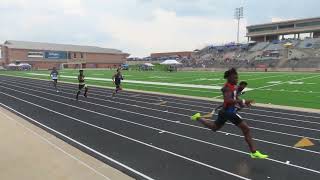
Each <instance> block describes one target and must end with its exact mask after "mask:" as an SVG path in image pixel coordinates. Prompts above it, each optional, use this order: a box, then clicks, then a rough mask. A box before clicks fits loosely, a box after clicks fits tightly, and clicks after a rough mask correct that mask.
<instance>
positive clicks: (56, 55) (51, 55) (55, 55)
mask: <svg viewBox="0 0 320 180" xmlns="http://www.w3.org/2000/svg"><path fill="white" fill-rule="evenodd" d="M44 58H46V59H67V53H66V52H62V51H47V52H45V53H44Z"/></svg>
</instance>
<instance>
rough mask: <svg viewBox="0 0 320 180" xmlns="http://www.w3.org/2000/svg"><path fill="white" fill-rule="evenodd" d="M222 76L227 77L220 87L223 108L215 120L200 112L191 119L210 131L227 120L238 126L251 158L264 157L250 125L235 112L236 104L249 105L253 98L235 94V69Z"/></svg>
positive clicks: (236, 75) (236, 76)
mask: <svg viewBox="0 0 320 180" xmlns="http://www.w3.org/2000/svg"><path fill="white" fill-rule="evenodd" d="M224 78H225V79H227V83H226V84H225V85H224V87H223V88H222V93H223V97H224V102H223V108H222V109H221V110H220V111H219V113H218V118H217V120H216V121H215V122H211V121H210V120H208V119H205V118H202V117H201V114H200V113H197V114H195V115H193V116H192V117H191V119H192V120H193V121H198V122H200V123H202V124H203V125H204V126H206V127H207V128H210V129H211V130H212V131H218V130H219V129H221V128H222V127H223V125H224V124H225V123H226V122H227V121H228V120H229V121H230V122H232V123H233V124H234V125H236V126H237V127H239V128H240V129H241V131H242V133H243V135H244V137H245V140H246V142H247V144H248V146H249V149H250V156H251V158H258V159H266V158H268V156H267V155H264V154H262V153H260V152H259V151H257V149H256V147H255V145H254V143H253V139H252V136H251V132H250V127H249V126H248V124H247V123H246V122H245V121H244V120H243V119H242V117H241V116H240V115H239V114H238V113H237V112H236V105H238V104H241V105H243V106H250V105H251V104H252V103H253V102H254V101H253V100H244V99H239V98H238V96H237V88H236V84H237V82H238V73H237V71H236V69H234V68H232V69H230V70H228V71H226V72H225V74H224Z"/></svg>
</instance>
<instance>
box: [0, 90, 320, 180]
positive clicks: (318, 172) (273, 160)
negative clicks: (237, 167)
mask: <svg viewBox="0 0 320 180" xmlns="http://www.w3.org/2000/svg"><path fill="white" fill-rule="evenodd" d="M12 90H13V91H17V90H14V89H12ZM17 92H21V93H23V94H28V95H30V96H34V97H38V98H40V99H45V100H47V101H52V102H56V103H59V104H63V105H66V106H70V107H73V108H76V109H80V110H83V111H88V112H91V113H95V114H99V115H101V116H105V117H109V118H112V119H117V120H120V121H124V122H128V123H131V124H135V125H138V126H142V127H146V128H149V129H153V130H156V131H166V130H163V129H159V128H155V127H151V126H147V125H144V124H140V123H135V122H132V121H129V120H125V119H122V118H117V117H114V116H110V115H106V114H102V113H99V112H95V111H91V110H86V109H83V108H79V107H76V106H73V105H70V104H66V103H62V102H58V101H55V100H51V99H47V98H44V97H39V96H36V95H32V94H29V93H25V92H22V91H17ZM0 93H1V94H5V95H7V96H9V97H12V98H15V99H18V100H20V101H23V102H26V103H29V104H32V105H34V106H37V107H40V108H42V109H45V110H48V111H50V112H54V113H57V114H59V115H62V116H65V117H68V118H71V119H73V120H75V121H78V122H81V123H84V124H87V125H89V126H92V127H96V128H98V129H101V130H104V131H108V132H110V133H113V134H118V133H116V132H113V131H110V130H107V129H104V128H102V127H99V126H96V125H93V124H90V123H88V122H85V121H81V120H79V119H76V118H74V117H71V116H68V115H65V114H62V113H59V112H56V111H54V110H51V109H48V108H45V107H43V106H40V105H38V104H34V103H32V102H29V101H27V100H24V99H21V98H18V97H15V96H12V95H9V94H7V93H3V92H0ZM166 133H168V134H172V135H175V136H179V137H184V138H186V139H190V140H193V141H197V142H202V143H205V144H208V145H212V146H215V147H220V148H223V149H227V150H230V151H234V152H238V153H241V154H245V155H248V154H249V153H247V152H244V151H240V150H237V149H233V148H229V147H226V146H222V145H218V144H214V143H210V142H207V141H203V140H199V139H195V138H192V137H188V136H184V135H181V134H177V133H173V132H170V131H166ZM118 135H119V136H121V137H122V136H124V135H121V134H118ZM124 137H125V138H129V139H130V140H133V141H135V142H138V143H141V144H144V145H147V146H149V147H150V145H149V144H147V143H144V142H141V141H139V140H136V139H133V138H130V137H127V136H124ZM152 148H155V149H158V150H160V151H163V152H167V153H169V154H172V155H176V156H177V157H181V158H183V159H186V160H189V161H192V162H195V163H200V165H203V166H206V167H211V168H212V169H215V170H218V171H221V172H224V173H227V174H229V175H234V176H236V177H238V175H236V174H233V173H231V172H228V171H225V170H222V169H219V168H216V167H213V166H210V165H207V164H204V163H202V162H198V161H196V160H192V159H189V158H187V157H184V156H181V155H178V154H175V153H173V152H170V151H167V150H164V149H161V148H158V147H156V146H153V147H152ZM267 160H270V161H272V162H276V163H279V164H282V165H288V166H292V167H295V168H298V169H303V170H307V171H310V172H314V173H317V174H320V171H317V170H314V169H310V168H306V167H303V166H299V165H294V164H286V163H285V162H282V161H279V160H276V159H271V158H267ZM241 177H242V176H239V178H241ZM242 178H244V177H242ZM245 179H246V178H245Z"/></svg>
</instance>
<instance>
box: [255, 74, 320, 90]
mask: <svg viewBox="0 0 320 180" xmlns="http://www.w3.org/2000/svg"><path fill="white" fill-rule="evenodd" d="M319 76H320V75H316V76H309V77H304V78H300V79H296V80H291V81H285V82H281V83H278V84H272V85H267V86H262V87H258V88H254V90H257V89H265V88H267V87H272V86H278V85H282V84H285V83H288V82H295V81H301V80H305V79H312V78H316V77H319Z"/></svg>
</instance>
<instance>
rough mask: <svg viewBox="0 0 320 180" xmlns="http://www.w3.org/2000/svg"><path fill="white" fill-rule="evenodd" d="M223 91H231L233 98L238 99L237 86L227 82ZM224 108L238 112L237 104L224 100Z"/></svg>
mask: <svg viewBox="0 0 320 180" xmlns="http://www.w3.org/2000/svg"><path fill="white" fill-rule="evenodd" d="M221 91H222V93H225V92H231V93H230V97H229V98H231V99H233V100H236V99H237V86H236V85H233V84H230V83H226V84H225V85H224V87H223V88H222V89H221ZM223 109H224V110H225V111H227V112H236V111H237V107H236V106H235V104H228V103H227V102H226V101H224V102H223Z"/></svg>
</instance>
